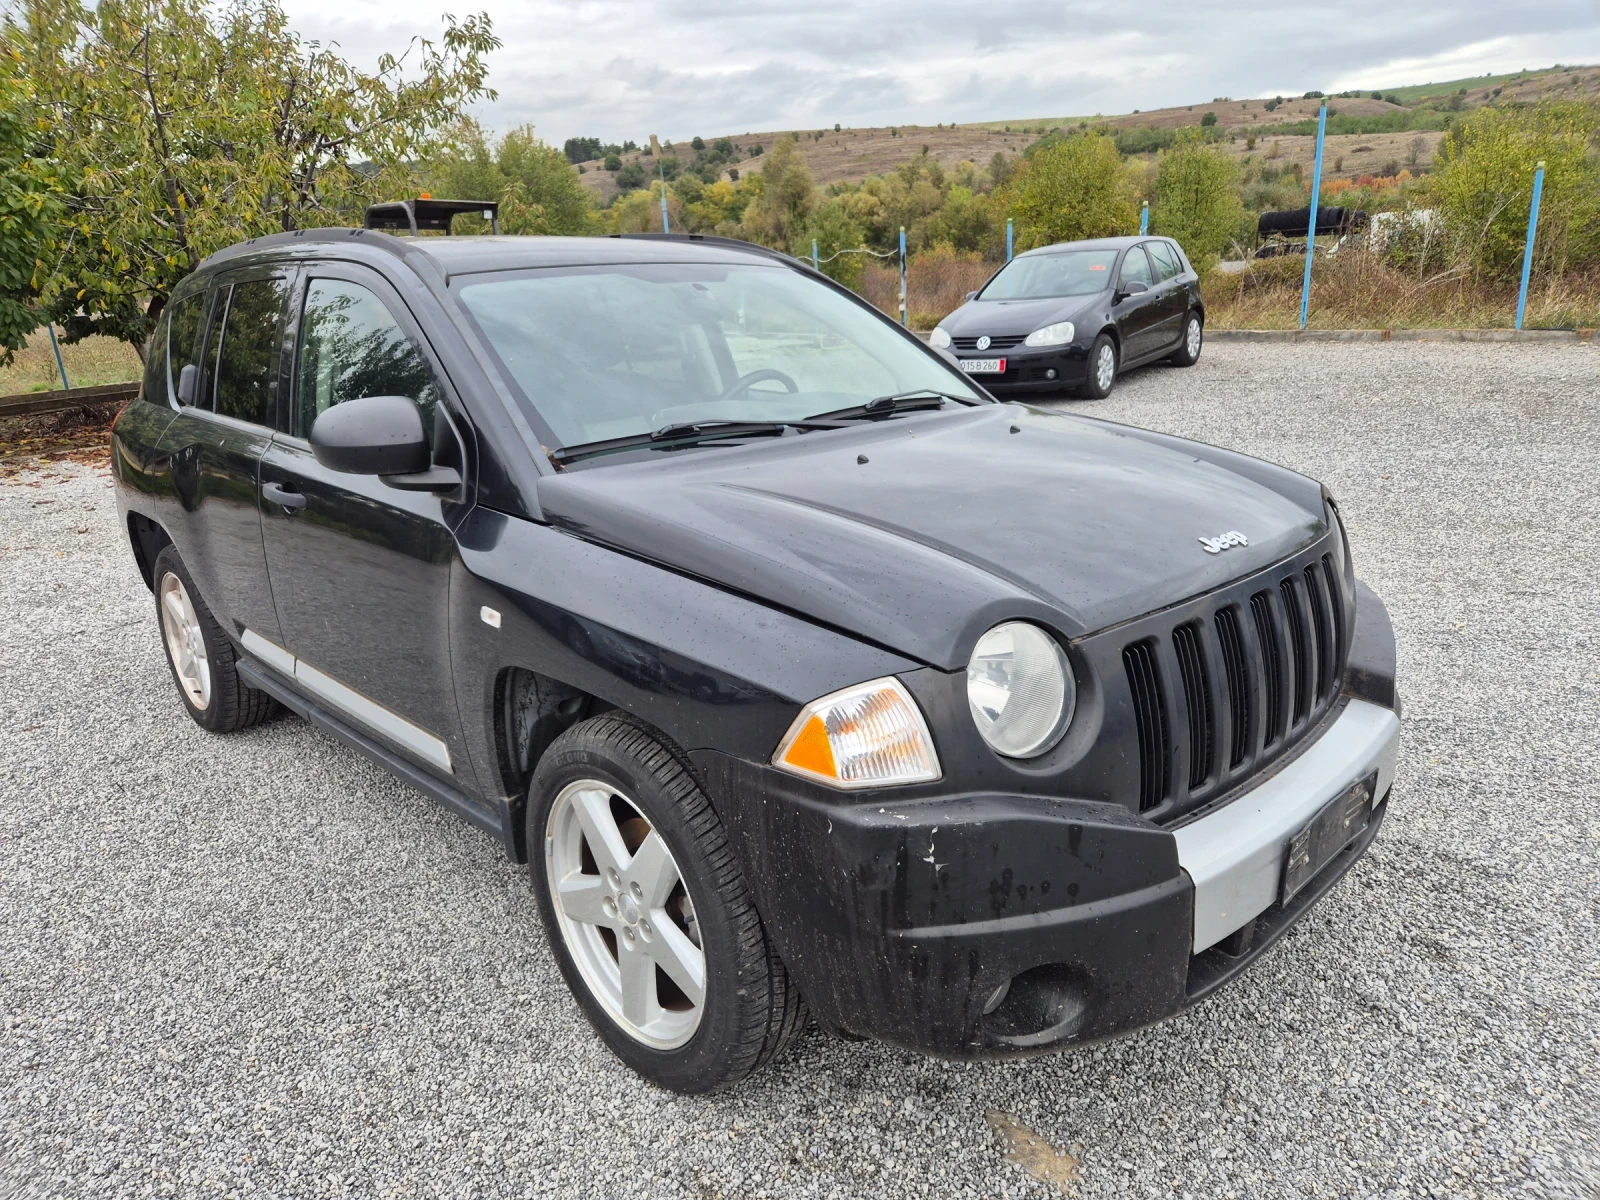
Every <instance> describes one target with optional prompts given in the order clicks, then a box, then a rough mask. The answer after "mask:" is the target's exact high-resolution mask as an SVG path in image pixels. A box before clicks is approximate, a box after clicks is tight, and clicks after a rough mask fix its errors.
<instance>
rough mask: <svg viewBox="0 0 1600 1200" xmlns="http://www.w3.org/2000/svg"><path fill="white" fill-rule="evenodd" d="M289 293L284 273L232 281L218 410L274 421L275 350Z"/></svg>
mask: <svg viewBox="0 0 1600 1200" xmlns="http://www.w3.org/2000/svg"><path fill="white" fill-rule="evenodd" d="M287 294H288V287H287V285H286V284H285V282H284V281H283V280H281V279H252V280H250V281H249V282H248V283H236V284H234V285H233V295H232V296H231V297H230V298H229V300H228V315H227V318H226V320H225V322H224V324H223V326H222V335H221V336H222V346H221V350H220V351H219V353H218V356H217V411H218V412H219V413H221V414H222V415H223V416H228V417H236V418H238V419H239V420H241V421H251V422H253V423H255V424H257V425H271V424H273V423H274V422H273V411H272V387H271V382H272V356H273V350H274V349H275V348H276V346H277V341H278V323H279V321H280V319H281V318H282V316H283V304H284V300H285V299H286V298H287Z"/></svg>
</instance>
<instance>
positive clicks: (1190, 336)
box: [1167, 312, 1205, 367]
mask: <svg viewBox="0 0 1600 1200" xmlns="http://www.w3.org/2000/svg"><path fill="white" fill-rule="evenodd" d="M1204 336H1205V323H1204V322H1203V321H1201V320H1200V314H1199V313H1197V312H1192V313H1190V314H1189V318H1188V320H1186V321H1185V322H1184V325H1183V345H1182V346H1180V347H1178V349H1177V350H1175V351H1173V353H1171V354H1170V355H1168V356H1167V357H1168V359H1169V361H1170V362H1172V364H1173V365H1174V366H1179V367H1192V366H1194V365H1195V363H1197V362H1199V361H1200V346H1201V343H1202V339H1203V338H1204Z"/></svg>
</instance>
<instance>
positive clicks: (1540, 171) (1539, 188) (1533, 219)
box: [1517, 158, 1544, 329]
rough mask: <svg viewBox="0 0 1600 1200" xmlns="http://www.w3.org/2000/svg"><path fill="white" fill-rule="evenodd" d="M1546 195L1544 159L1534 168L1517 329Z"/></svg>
mask: <svg viewBox="0 0 1600 1200" xmlns="http://www.w3.org/2000/svg"><path fill="white" fill-rule="evenodd" d="M1543 194H1544V159H1542V158H1541V159H1540V160H1539V163H1538V165H1537V166H1535V167H1534V168H1533V205H1532V207H1530V208H1529V209H1528V244H1527V246H1526V247H1524V248H1523V251H1522V291H1520V292H1518V293H1517V328H1518V329H1521V328H1522V314H1523V313H1524V312H1525V311H1526V310H1527V307H1528V275H1529V274H1530V273H1531V272H1532V270H1533V235H1534V231H1535V230H1536V229H1537V228H1538V226H1539V197H1540V196H1541V195H1543Z"/></svg>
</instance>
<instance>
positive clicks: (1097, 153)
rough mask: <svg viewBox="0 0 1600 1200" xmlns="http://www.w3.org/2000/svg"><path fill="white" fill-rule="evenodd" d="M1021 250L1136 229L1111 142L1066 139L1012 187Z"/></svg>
mask: <svg viewBox="0 0 1600 1200" xmlns="http://www.w3.org/2000/svg"><path fill="white" fill-rule="evenodd" d="M1010 192H1011V196H1010V199H1011V201H1012V203H1011V207H1012V209H1013V211H1014V212H1015V213H1016V217H1017V226H1018V229H1017V232H1018V237H1019V241H1020V245H1021V247H1022V248H1024V249H1026V248H1030V247H1033V246H1045V245H1049V244H1050V243H1052V242H1071V241H1078V240H1080V239H1082V238H1095V237H1110V236H1114V235H1116V234H1125V233H1128V232H1130V231H1131V230H1133V229H1136V228H1138V221H1139V208H1138V205H1137V204H1136V203H1135V202H1134V196H1133V186H1132V184H1131V182H1130V180H1129V178H1128V174H1127V172H1126V171H1125V170H1123V166H1122V156H1121V155H1120V154H1118V153H1117V145H1116V142H1114V141H1113V140H1112V139H1111V138H1109V137H1105V136H1102V135H1098V134H1090V135H1087V136H1084V137H1073V138H1067V139H1066V140H1065V141H1062V142H1059V143H1057V144H1056V145H1053V146H1048V147H1046V148H1044V149H1042V150H1040V151H1039V152H1038V153H1037V154H1035V155H1034V156H1033V158H1032V159H1030V160H1029V162H1028V166H1027V169H1026V170H1024V171H1023V172H1022V174H1021V175H1020V176H1019V177H1018V178H1017V180H1016V182H1015V183H1014V184H1013V185H1012V187H1011V188H1010Z"/></svg>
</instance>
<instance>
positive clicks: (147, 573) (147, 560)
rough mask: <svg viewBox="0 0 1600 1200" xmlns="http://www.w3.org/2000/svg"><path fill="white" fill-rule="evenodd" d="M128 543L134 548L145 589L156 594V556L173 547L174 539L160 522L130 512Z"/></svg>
mask: <svg viewBox="0 0 1600 1200" xmlns="http://www.w3.org/2000/svg"><path fill="white" fill-rule="evenodd" d="M128 542H129V544H130V545H131V546H132V547H133V560H134V562H136V563H137V564H138V565H139V574H140V575H141V576H142V577H143V578H144V585H145V587H147V588H149V589H150V590H151V591H152V592H154V591H155V590H156V575H155V570H156V555H158V554H160V553H161V551H162V549H163V548H164V547H166V546H170V545H172V538H171V537H169V536H168V535H167V531H166V530H165V529H163V528H162V527H161V525H160V524H159V523H158V522H156V521H152V520H151V519H150V518H149V517H147V516H145V515H144V514H143V513H138V512H130V513H129V514H128Z"/></svg>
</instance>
